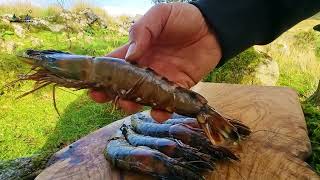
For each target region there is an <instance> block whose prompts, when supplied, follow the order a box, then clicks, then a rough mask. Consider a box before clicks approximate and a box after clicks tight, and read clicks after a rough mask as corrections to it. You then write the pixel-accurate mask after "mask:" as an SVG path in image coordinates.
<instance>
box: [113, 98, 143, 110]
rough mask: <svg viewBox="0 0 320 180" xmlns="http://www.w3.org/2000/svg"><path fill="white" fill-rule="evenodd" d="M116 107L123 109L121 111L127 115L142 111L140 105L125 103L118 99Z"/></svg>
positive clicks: (130, 102)
mask: <svg viewBox="0 0 320 180" xmlns="http://www.w3.org/2000/svg"><path fill="white" fill-rule="evenodd" d="M117 106H118V107H120V108H121V109H123V111H124V112H125V113H127V114H134V113H137V112H139V111H140V110H141V109H142V106H141V105H140V104H137V103H134V102H132V101H126V100H123V99H119V102H118V104H117Z"/></svg>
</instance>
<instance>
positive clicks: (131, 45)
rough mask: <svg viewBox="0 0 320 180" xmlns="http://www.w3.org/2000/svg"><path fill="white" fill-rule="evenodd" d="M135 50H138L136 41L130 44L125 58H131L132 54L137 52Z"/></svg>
mask: <svg viewBox="0 0 320 180" xmlns="http://www.w3.org/2000/svg"><path fill="white" fill-rule="evenodd" d="M135 51H136V43H135V42H133V43H131V44H130V46H129V48H128V51H127V54H126V57H125V58H126V59H128V58H130V56H132V55H133V54H134V53H135Z"/></svg>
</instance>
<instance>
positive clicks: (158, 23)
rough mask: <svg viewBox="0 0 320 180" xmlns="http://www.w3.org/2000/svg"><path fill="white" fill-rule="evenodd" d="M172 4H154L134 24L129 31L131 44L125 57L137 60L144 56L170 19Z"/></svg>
mask: <svg viewBox="0 0 320 180" xmlns="http://www.w3.org/2000/svg"><path fill="white" fill-rule="evenodd" d="M170 11H171V5H170V4H160V5H156V6H153V7H152V8H151V9H150V10H149V11H148V12H147V13H146V14H145V15H144V16H143V17H141V18H140V19H139V21H137V22H136V23H135V24H133V25H132V26H131V28H130V31H129V38H130V45H129V48H128V51H127V53H126V56H125V59H126V60H129V61H135V60H137V59H139V58H141V57H142V55H143V54H145V53H146V52H147V50H148V49H149V48H150V46H151V44H152V41H154V40H156V39H157V38H158V37H159V35H160V33H161V32H162V30H163V29H164V27H165V24H166V22H167V21H168V18H169V15H170Z"/></svg>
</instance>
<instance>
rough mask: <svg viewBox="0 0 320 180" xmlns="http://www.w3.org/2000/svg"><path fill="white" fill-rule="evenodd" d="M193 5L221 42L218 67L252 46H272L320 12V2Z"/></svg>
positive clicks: (226, 0)
mask: <svg viewBox="0 0 320 180" xmlns="http://www.w3.org/2000/svg"><path fill="white" fill-rule="evenodd" d="M191 4H193V5H195V6H197V7H198V8H199V10H200V11H201V12H202V14H203V16H204V17H205V19H206V20H207V23H208V24H209V26H210V27H212V29H214V31H215V34H216V35H217V38H218V39H219V42H220V45H221V49H222V59H221V61H220V63H219V66H221V65H222V64H224V63H225V62H226V60H227V59H229V58H232V57H233V56H234V55H236V54H238V53H240V52H241V51H243V50H245V49H247V48H249V47H251V46H253V45H264V44H268V43H270V42H271V41H273V40H274V39H276V38H277V37H278V36H280V35H281V34H282V33H283V32H285V31H287V30H288V29H289V28H291V27H292V26H294V25H295V24H297V23H299V22H300V21H302V20H304V19H306V18H309V17H311V16H312V15H314V14H316V13H317V12H318V11H320V1H319V0H241V1H230V0H198V1H195V2H192V3H191Z"/></svg>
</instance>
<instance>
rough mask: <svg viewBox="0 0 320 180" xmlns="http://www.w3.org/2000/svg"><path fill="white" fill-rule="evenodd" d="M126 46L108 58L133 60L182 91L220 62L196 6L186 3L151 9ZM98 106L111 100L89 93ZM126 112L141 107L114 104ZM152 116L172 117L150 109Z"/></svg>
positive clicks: (211, 35)
mask: <svg viewBox="0 0 320 180" xmlns="http://www.w3.org/2000/svg"><path fill="white" fill-rule="evenodd" d="M129 38H130V41H129V43H127V44H125V45H124V46H122V47H120V48H118V49H116V50H115V51H113V52H111V53H110V54H108V55H107V56H110V57H115V58H122V59H126V60H127V61H134V62H136V63H137V64H138V65H139V66H144V67H149V68H151V69H153V70H154V71H155V72H156V73H158V74H160V75H162V76H164V77H166V78H167V79H169V80H170V81H172V82H175V83H176V84H177V85H179V86H182V87H184V88H191V87H192V86H194V85H195V84H197V83H198V82H199V81H200V80H201V79H202V78H203V77H204V76H205V75H207V74H208V73H209V72H210V71H211V70H212V69H213V68H214V67H215V66H216V65H217V64H218V62H219V60H220V58H221V48H220V46H219V43H218V40H217V38H216V37H215V35H214V33H213V32H211V31H210V29H209V27H208V25H207V24H206V22H205V19H204V17H203V16H202V14H201V12H200V11H199V9H198V8H197V7H195V6H194V5H191V4H188V3H169V4H160V5H156V6H154V7H152V8H151V9H150V10H149V11H148V12H147V13H146V14H145V15H144V16H143V17H142V18H141V19H139V21H138V22H136V23H135V24H134V25H133V26H132V27H131V29H130V32H129ZM89 94H90V96H91V98H92V99H93V100H95V101H96V102H98V103H105V102H108V101H110V100H111V99H110V98H109V97H110V96H108V95H107V94H105V93H103V92H98V91H90V93H89ZM117 106H118V107H120V108H122V109H123V110H124V111H125V112H126V113H128V114H132V113H136V112H138V111H139V110H140V109H141V108H142V106H141V105H138V104H136V103H134V102H131V101H126V100H122V99H120V100H119V101H118V104H117ZM151 116H152V117H153V118H154V119H155V120H157V121H159V122H162V121H165V120H167V119H168V118H170V116H171V114H169V113H167V112H164V111H159V110H152V111H151Z"/></svg>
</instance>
